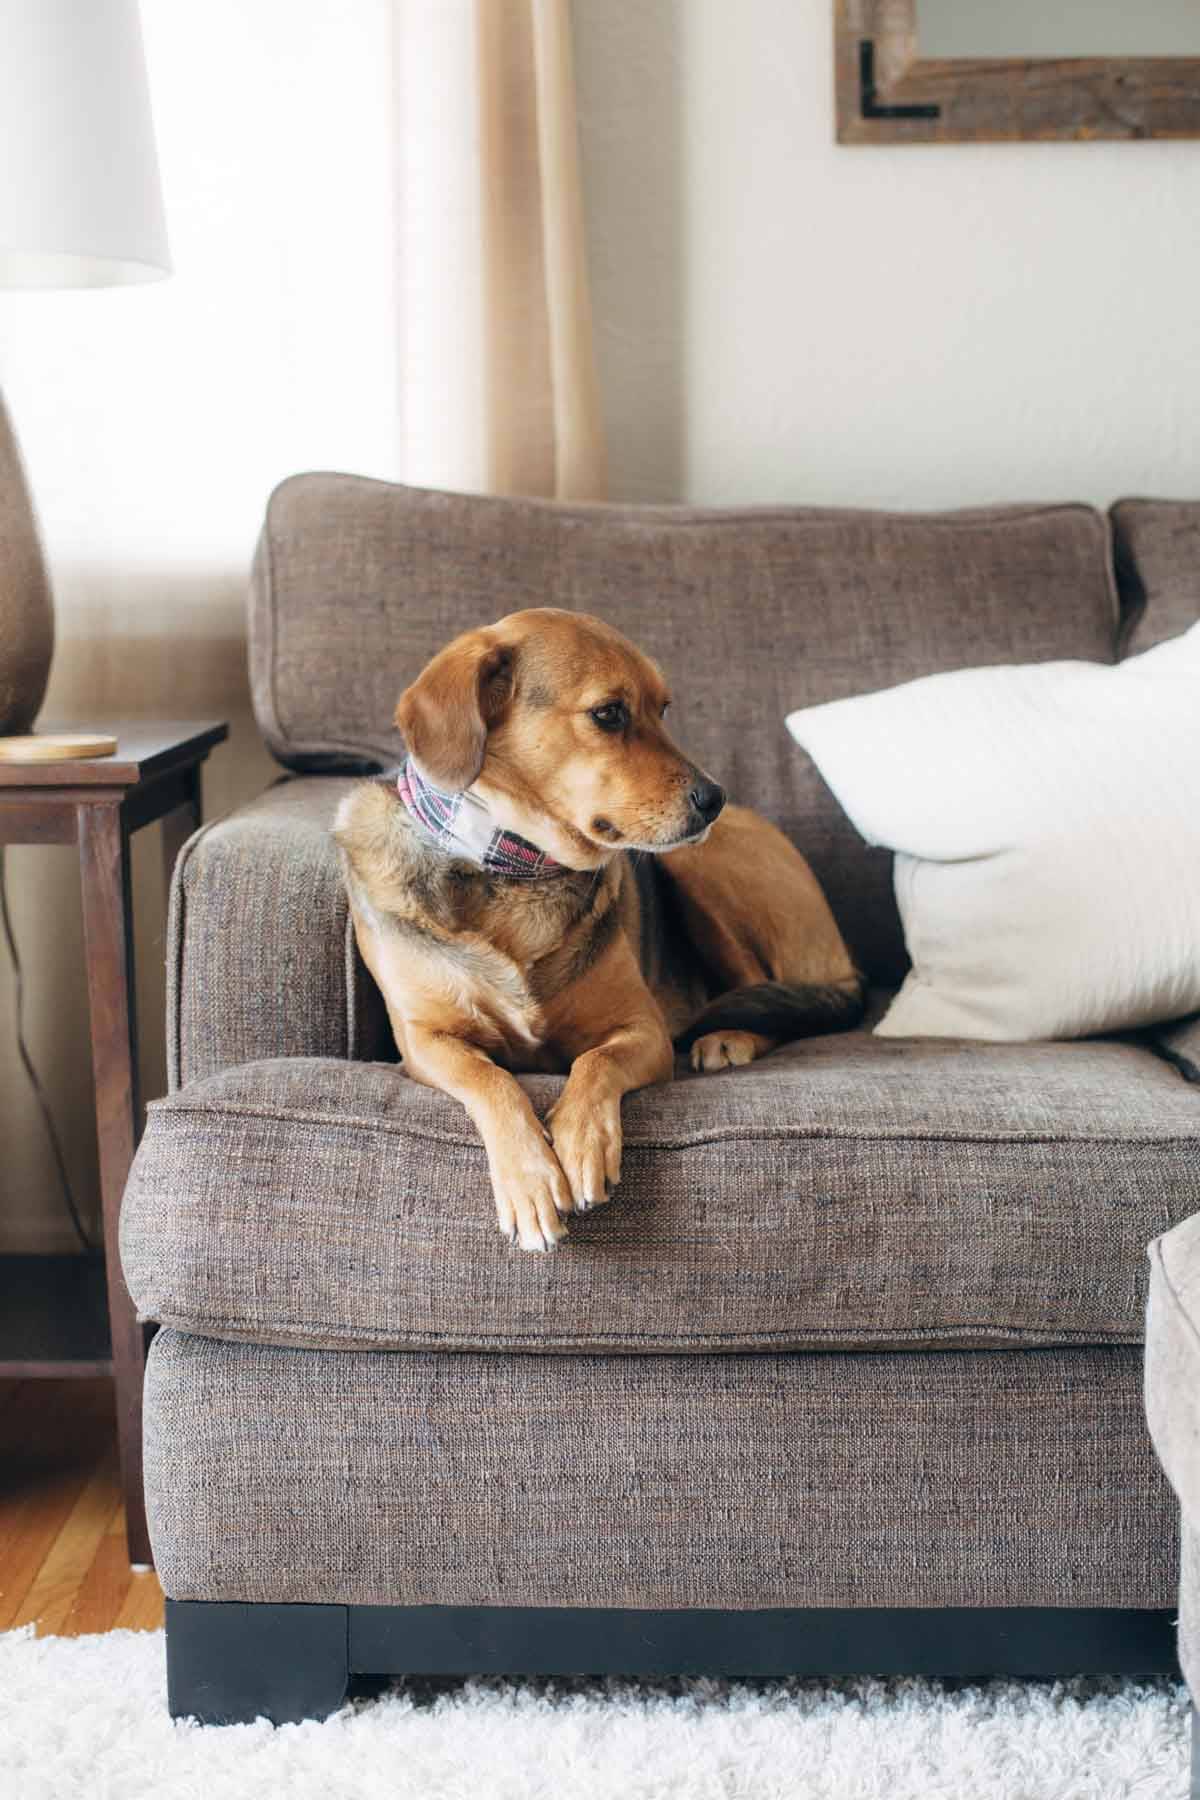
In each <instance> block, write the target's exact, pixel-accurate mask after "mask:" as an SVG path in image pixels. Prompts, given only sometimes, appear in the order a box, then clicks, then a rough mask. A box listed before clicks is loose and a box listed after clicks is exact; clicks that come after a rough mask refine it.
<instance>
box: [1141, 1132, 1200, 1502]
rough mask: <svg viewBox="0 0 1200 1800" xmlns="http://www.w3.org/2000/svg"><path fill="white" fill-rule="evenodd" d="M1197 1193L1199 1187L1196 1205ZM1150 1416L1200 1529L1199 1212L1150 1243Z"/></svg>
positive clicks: (1168, 1464) (1159, 1448)
mask: <svg viewBox="0 0 1200 1800" xmlns="http://www.w3.org/2000/svg"><path fill="white" fill-rule="evenodd" d="M1198 1169H1200V1164H1198ZM1193 1179H1195V1178H1193ZM1197 1199H1200V1192H1197V1191H1195V1188H1194V1191H1193V1198H1192V1204H1193V1206H1194V1205H1195V1204H1196V1202H1197ZM1146 1416H1147V1418H1148V1419H1149V1421H1150V1431H1151V1434H1152V1436H1153V1438H1154V1445H1155V1448H1156V1449H1157V1451H1158V1454H1159V1457H1160V1459H1161V1461H1162V1465H1163V1467H1164V1468H1165V1470H1166V1471H1167V1474H1168V1476H1169V1477H1170V1480H1171V1485H1172V1486H1173V1487H1174V1489H1175V1492H1176V1493H1177V1494H1178V1495H1179V1499H1180V1502H1181V1503H1182V1506H1183V1510H1184V1514H1185V1516H1186V1517H1187V1518H1188V1519H1189V1520H1190V1521H1191V1523H1192V1524H1193V1526H1195V1527H1196V1528H1197V1529H1200V1213H1196V1214H1195V1216H1194V1217H1192V1218H1190V1219H1187V1220H1185V1221H1184V1223H1183V1224H1181V1225H1177V1226H1176V1227H1175V1229H1174V1230H1173V1231H1169V1232H1167V1233H1166V1234H1165V1235H1164V1236H1163V1237H1160V1238H1158V1239H1156V1241H1155V1242H1154V1243H1153V1244H1151V1246H1150V1297H1149V1307H1148V1310H1147V1320H1146Z"/></svg>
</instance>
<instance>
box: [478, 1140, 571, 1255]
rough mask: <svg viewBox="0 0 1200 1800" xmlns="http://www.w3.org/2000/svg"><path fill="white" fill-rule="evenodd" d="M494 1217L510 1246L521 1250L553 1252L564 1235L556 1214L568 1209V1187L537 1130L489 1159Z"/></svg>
mask: <svg viewBox="0 0 1200 1800" xmlns="http://www.w3.org/2000/svg"><path fill="white" fill-rule="evenodd" d="M491 1171H492V1191H493V1193H494V1194H495V1196H496V1217H497V1220H498V1221H499V1225H500V1230H501V1231H502V1232H503V1234H504V1236H505V1237H506V1238H507V1239H508V1240H509V1242H510V1243H513V1244H520V1246H521V1248H522V1250H553V1249H554V1248H555V1247H556V1245H557V1244H559V1243H560V1242H561V1240H562V1239H563V1238H564V1237H566V1235H567V1228H566V1226H565V1225H564V1224H563V1222H562V1219H561V1218H560V1216H559V1215H560V1214H561V1213H568V1212H570V1211H571V1205H572V1203H571V1189H570V1187H569V1185H568V1183H567V1178H566V1176H565V1175H564V1174H563V1171H562V1168H561V1167H560V1165H559V1162H558V1158H557V1157H556V1156H555V1154H554V1152H553V1150H552V1149H551V1148H550V1146H549V1144H548V1143H547V1142H546V1140H545V1139H544V1138H543V1137H542V1136H541V1134H540V1133H539V1132H535V1131H531V1132H529V1134H528V1135H527V1136H523V1137H522V1138H521V1140H520V1142H519V1143H517V1144H515V1145H510V1146H508V1147H506V1149H505V1152H504V1154H503V1156H502V1157H493V1158H492V1159H491Z"/></svg>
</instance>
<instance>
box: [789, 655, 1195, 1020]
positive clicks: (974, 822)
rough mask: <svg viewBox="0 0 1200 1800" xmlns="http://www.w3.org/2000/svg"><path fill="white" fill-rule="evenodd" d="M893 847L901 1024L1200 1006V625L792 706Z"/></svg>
mask: <svg viewBox="0 0 1200 1800" xmlns="http://www.w3.org/2000/svg"><path fill="white" fill-rule="evenodd" d="M788 728H789V730H790V731H791V733H792V736H793V737H794V738H795V739H796V741H797V743H799V744H802V745H803V746H804V748H805V749H806V750H807V751H808V752H809V754H810V755H811V756H812V758H813V760H814V761H815V762H816V764H817V767H818V768H819V769H820V771H821V773H822V775H823V776H824V777H825V780H826V781H827V782H828V784H829V786H830V787H831V788H832V789H833V792H834V793H835V794H836V795H837V798H838V800H839V801H840V802H841V804H842V806H843V807H844V808H845V810H846V812H847V813H848V814H849V816H850V819H851V821H852V822H853V824H854V825H855V826H856V827H857V829H858V830H859V831H860V832H861V833H862V835H863V836H864V837H865V838H866V840H867V842H868V843H871V844H884V845H886V846H887V847H888V848H889V849H891V850H894V851H895V852H896V863H895V882H896V898H897V901H898V902H899V906H900V916H901V919H902V920H903V923H904V935H905V939H906V941H907V944H908V952H909V955H910V957H911V958H912V965H913V966H912V972H911V974H910V975H909V977H908V979H907V980H906V981H905V983H904V986H903V987H902V988H901V989H900V992H899V994H898V995H897V996H896V998H895V1000H894V1001H893V1002H892V1005H891V1007H890V1008H889V1010H888V1012H887V1013H886V1015H885V1016H884V1018H883V1020H882V1021H881V1022H880V1024H879V1025H878V1026H877V1028H876V1029H877V1030H878V1032H879V1034H880V1035H881V1036H883V1037H968V1038H993V1039H1021V1038H1056V1037H1083V1036H1086V1035H1087V1034H1088V1033H1090V1032H1098V1031H1113V1030H1119V1029H1121V1028H1123V1027H1127V1026H1134V1025H1148V1024H1153V1023H1156V1022H1157V1021H1160V1020H1164V1019H1174V1018H1178V1017H1180V1016H1181V1015H1182V1014H1184V1013H1188V1012H1193V1011H1195V1010H1196V1009H1197V1008H1200V625H1195V626H1193V627H1192V629H1191V630H1190V631H1186V632H1184V634H1183V636H1182V637H1178V638H1173V639H1171V640H1170V641H1168V642H1167V643H1165V644H1159V645H1157V646H1156V648H1155V649H1153V650H1147V651H1146V652H1145V653H1144V654H1143V655H1141V656H1135V657H1131V658H1130V659H1129V660H1128V661H1127V662H1124V663H1121V664H1119V665H1118V666H1117V667H1115V668H1109V667H1107V666H1105V665H1103V664H1099V663H1074V662H1060V663H1033V664H1029V665H1025V666H1021V667H1016V668H999V669H962V670H958V671H955V672H953V673H951V674H946V675H930V676H927V677H926V678H925V679H923V680H921V681H911V682H907V683H906V684H905V685H904V686H903V687H895V688H889V689H887V690H885V691H884V692H882V693H877V694H865V695H862V696H861V697H859V698H857V699H852V700H835V701H833V702H832V703H830V704H829V705H826V706H813V707H806V708H805V709H804V710H803V711H800V712H795V713H792V714H791V716H790V717H789V719H788Z"/></svg>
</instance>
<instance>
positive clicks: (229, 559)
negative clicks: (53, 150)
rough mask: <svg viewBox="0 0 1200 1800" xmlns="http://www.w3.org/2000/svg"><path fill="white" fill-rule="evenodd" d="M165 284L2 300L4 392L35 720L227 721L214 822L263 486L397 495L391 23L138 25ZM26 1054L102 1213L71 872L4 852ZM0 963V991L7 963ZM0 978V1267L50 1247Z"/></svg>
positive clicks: (228, 13) (251, 6)
mask: <svg viewBox="0 0 1200 1800" xmlns="http://www.w3.org/2000/svg"><path fill="white" fill-rule="evenodd" d="M142 17H143V23H144V29H145V36H146V49H147V60H148V64H149V75H150V85H151V92H152V96H153V100H154V110H155V117H156V124H157V131H158V142H159V152H160V158H161V163H162V173H163V185H164V190H165V198H166V205H167V216H168V224H169V228H170V235H171V246H172V251H173V254H174V261H175V274H174V276H173V278H172V279H171V280H169V281H165V282H162V283H160V284H157V285H155V286H152V287H145V288H133V289H124V290H113V291H105V292H82V293H69V294H21V295H8V294H5V295H0V381H2V382H3V385H4V389H5V393H6V395H7V399H8V402H9V406H10V409H11V412H12V416H13V421H14V424H15V426H16V429H17V432H18V435H19V437H20V439H21V443H22V447H23V450H24V454H25V460H26V464H27V467H28V470H29V475H30V480H31V484H32V486H33V488H34V490H35V494H36V499H37V503H38V506H39V510H40V513H41V520H42V526H43V534H44V538H45V542H46V549H47V554H48V557H49V561H50V565H51V573H52V576H53V580H54V585H55V589H56V598H57V614H58V629H59V638H60V642H59V648H58V653H57V657H56V661H55V666H54V672H53V676H52V680H51V690H50V695H49V698H48V702H47V707H46V710H45V713H44V715H43V716H44V718H46V719H49V718H51V717H52V716H53V715H54V714H55V713H58V714H62V713H63V712H66V711H78V712H82V713H93V714H95V715H111V714H113V713H121V712H124V713H127V714H128V713H158V714H166V715H176V716H191V717H197V716H209V717H213V716H218V717H228V718H230V719H231V720H232V721H233V724H234V739H233V743H232V745H231V746H230V747H227V748H224V749H221V750H219V751H217V752H216V753H215V754H214V756H213V758H212V760H211V762H210V764H209V772H208V774H207V778H206V790H207V806H208V810H209V813H210V815H211V814H213V813H217V812H221V811H224V810H226V809H227V808H228V807H229V806H230V805H232V804H233V803H235V802H236V801H239V800H241V799H243V798H247V797H249V796H250V795H251V794H252V793H254V792H256V791H258V789H260V788H261V787H262V786H264V785H265V783H266V781H267V780H268V779H270V778H271V776H272V774H273V773H274V772H275V771H274V765H273V764H272V763H271V762H270V759H269V758H268V757H267V756H266V755H265V754H264V752H263V751H262V749H261V747H260V746H259V744H258V739H257V734H256V732H255V730H254V727H253V724H252V721H251V719H250V713H249V699H248V692H247V684H246V675H245V642H244V639H245V633H244V624H243V617H244V607H245V587H246V570H247V567H248V564H249V559H250V555H251V552H252V549H253V544H254V538H255V535H256V532H257V529H258V525H259V521H260V518H261V516H262V509H263V504H264V501H265V499H266V496H267V494H268V492H269V491H270V489H271V487H272V486H273V485H274V483H275V482H276V481H278V480H279V479H280V478H281V477H283V476H285V475H288V474H290V473H292V472H293V471H295V470H297V469H301V468H306V467H325V468H329V467H334V468H350V469H361V470H364V471H366V472H368V473H372V474H379V475H385V476H387V475H394V474H395V473H396V469H397V442H398V425H397V417H396V389H397V376H396V368H395V349H394V346H395V342H396V335H395V309H394V300H393V293H394V272H393V264H392V257H393V242H392V235H391V226H390V220H391V215H392V119H393V108H392V58H391V50H392V41H391V5H390V0H352V4H349V5H347V4H344V3H343V0H206V3H205V4H204V5H203V6H185V5H181V4H180V3H179V0H142ZM155 837H156V833H155V832H154V831H153V829H151V830H150V831H147V832H144V833H142V834H141V835H140V836H139V837H138V838H136V839H135V840H134V843H135V875H136V877H137V885H138V890H139V907H138V913H139V917H138V939H139V950H140V951H141V952H142V953H143V954H142V957H141V963H140V966H139V975H140V977H141V990H142V991H141V994H140V1000H141V1007H140V1011H141V1015H142V1026H143V1029H142V1036H143V1041H144V1056H143V1063H144V1066H145V1072H146V1084H147V1086H148V1088H149V1089H150V1091H155V1090H156V1089H161V1087H162V1085H163V1078H162V1069H163V1056H162V1045H161V1040H162V988H163V980H162V904H161V891H160V881H159V873H158V860H157V858H158V847H157V844H156V843H155V842H153V841H152V840H153V839H154V838H155ZM10 888H11V891H12V895H13V902H14V914H15V924H16V928H17V932H18V935H19V938H20V942H21V945H22V948H23V951H24V956H25V962H26V968H27V981H28V990H29V1013H30V1036H31V1039H32V1043H33V1048H34V1052H35V1057H36V1060H37V1061H38V1063H39V1065H40V1067H41V1069H42V1070H43V1073H44V1075H45V1078H46V1081H47V1085H48V1086H49V1088H50V1091H51V1093H52V1095H53V1097H54V1102H55V1107H56V1111H57V1113H58V1116H59V1118H60V1119H61V1120H62V1121H63V1123H64V1125H65V1127H66V1131H67V1137H68V1148H69V1155H70V1161H71V1165H72V1170H73V1173H74V1176H75V1179H76V1181H77V1182H78V1183H79V1185H80V1187H81V1189H82V1190H83V1192H84V1195H85V1198H87V1200H88V1202H89V1205H90V1208H91V1210H92V1211H93V1212H94V1210H95V1196H96V1186H95V1172H94V1151H93V1147H92V1136H91V1131H90V1129H89V1107H90V1088H89V1063H88V1054H87V1045H86V1028H87V1025H86V1021H87V1015H86V1008H85V1006H84V1003H83V997H82V981H83V961H82V949H81V945H80V931H79V922H78V883H77V877H76V874H75V868H74V864H73V860H72V853H71V852H69V851H66V850H50V849H21V850H13V851H12V852H11V854H10ZM3 961H4V959H3V957H2V955H0V965H2V964H3ZM11 1017H12V988H11V983H10V982H9V980H8V974H7V969H6V967H0V1245H3V1246H4V1247H8V1248H19V1249H28V1250H33V1249H50V1248H55V1247H64V1248H69V1247H70V1246H71V1242H72V1240H71V1238H70V1237H69V1235H68V1234H66V1232H65V1230H64V1226H63V1217H62V1212H61V1208H60V1207H59V1206H58V1204H57V1202H56V1201H55V1199H54V1188H53V1175H52V1164H51V1162H50V1158H49V1155H48V1152H47V1150H46V1147H45V1144H44V1142H43V1139H42V1135H41V1130H40V1126H39V1125H38V1123H37V1120H36V1118H35V1115H34V1111H33V1108H32V1105H31V1103H30V1099H29V1095H28V1089H27V1087H26V1086H25V1083H24V1079H23V1077H22V1076H21V1074H20V1072H19V1069H18V1067H17V1064H16V1060H15V1056H14V1055H13V1052H12V1030H11Z"/></svg>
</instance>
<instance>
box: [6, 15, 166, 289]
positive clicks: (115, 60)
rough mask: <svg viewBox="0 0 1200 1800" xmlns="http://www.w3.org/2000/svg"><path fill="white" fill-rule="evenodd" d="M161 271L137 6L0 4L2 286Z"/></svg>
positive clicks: (107, 281) (89, 283) (91, 282)
mask: <svg viewBox="0 0 1200 1800" xmlns="http://www.w3.org/2000/svg"><path fill="white" fill-rule="evenodd" d="M170 267H171V264H170V256H169V252H168V250H167V228H166V220H165V218H164V216H163V203H162V191H161V188H160V186H159V179H158V158H157V155H156V153H155V148H154V126H153V122H152V119H151V115H150V93H149V88H148V86H147V82H146V60H145V55H144V53H143V50H142V32H141V23H140V21H139V18H138V9H137V0H0V287H36V288H61V287H111V286H117V285H120V284H122V283H124V282H129V281H152V280H154V279H155V278H156V277H157V276H159V275H166V274H168V273H169V272H170Z"/></svg>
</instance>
